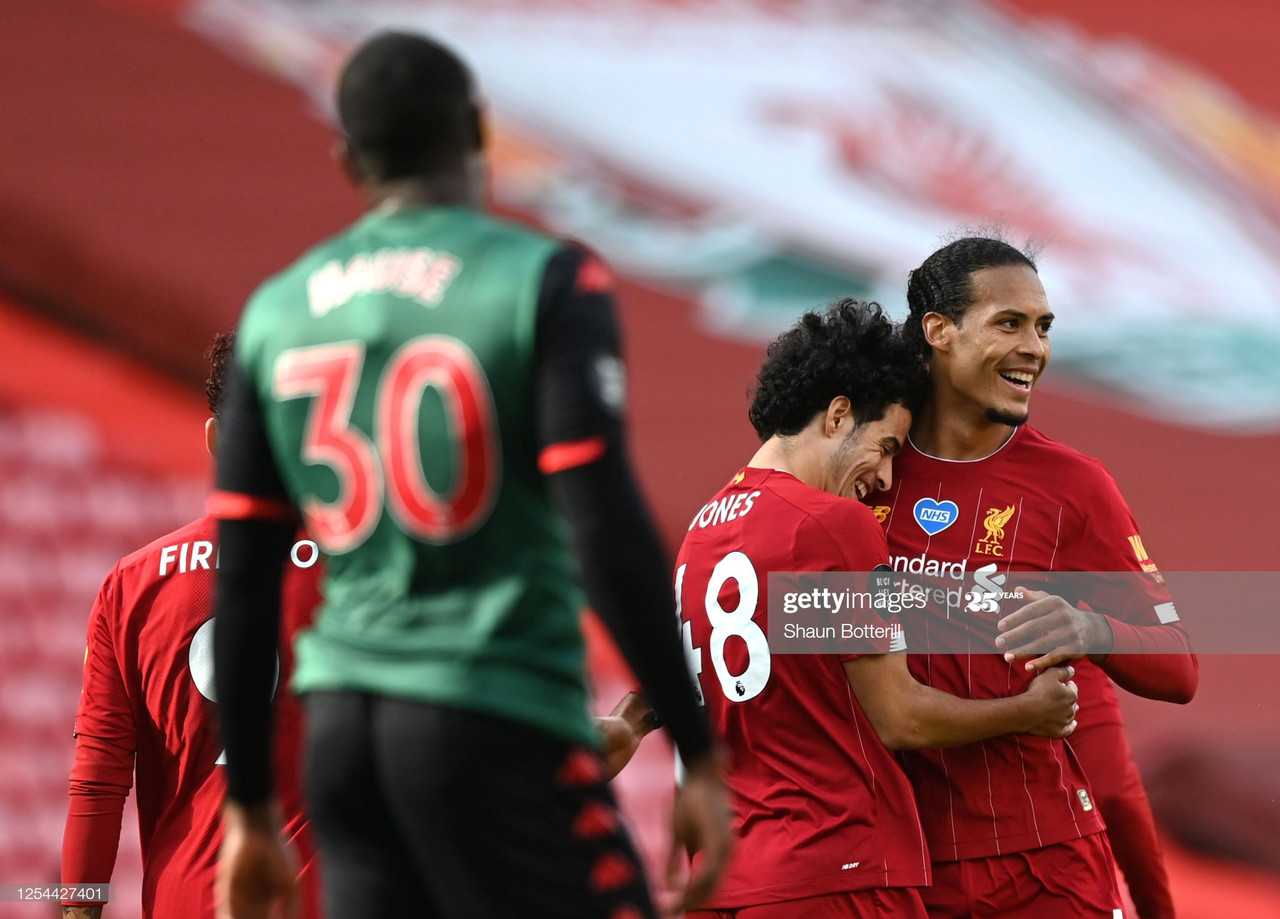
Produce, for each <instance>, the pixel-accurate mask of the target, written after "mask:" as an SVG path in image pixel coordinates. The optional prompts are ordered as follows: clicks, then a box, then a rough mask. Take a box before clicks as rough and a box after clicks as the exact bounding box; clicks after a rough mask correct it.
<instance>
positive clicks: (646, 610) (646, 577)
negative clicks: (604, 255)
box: [534, 247, 712, 764]
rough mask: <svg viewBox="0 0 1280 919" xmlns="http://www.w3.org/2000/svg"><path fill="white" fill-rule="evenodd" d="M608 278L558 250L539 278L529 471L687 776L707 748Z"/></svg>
mask: <svg viewBox="0 0 1280 919" xmlns="http://www.w3.org/2000/svg"><path fill="white" fill-rule="evenodd" d="M611 287H612V280H611V278H610V275H609V272H608V269H607V268H605V266H604V265H603V263H601V262H600V261H599V260H598V259H597V258H595V257H594V256H592V255H590V254H589V253H587V252H585V251H583V250H580V249H577V248H574V247H568V248H565V249H563V250H561V251H560V252H558V253H557V254H556V255H554V256H552V258H551V259H550V260H549V262H548V264H547V268H546V271H545V274H544V277H543V282H542V287H541V291H540V298H539V304H538V320H537V333H536V338H535V371H534V372H535V394H536V395H535V409H534V421H535V425H536V427H535V430H536V435H537V440H538V450H539V454H538V468H539V469H540V470H541V472H542V473H543V475H544V476H546V477H547V479H546V480H547V483H548V490H549V491H550V493H551V497H552V499H553V500H554V502H555V505H556V507H557V508H558V510H559V511H560V513H561V514H562V515H563V516H564V518H565V520H566V521H567V522H568V524H569V531H570V534H571V539H572V544H573V548H574V555H575V556H576V558H577V560H578V563H579V566H580V568H581V572H582V582H583V586H584V587H585V588H586V592H587V597H588V599H589V601H590V603H591V605H592V607H593V608H594V609H595V611H596V613H597V614H598V615H599V617H600V620H601V621H602V622H603V623H604V624H605V626H606V627H607V628H608V629H609V632H610V634H612V636H613V638H614V640H615V641H616V642H617V644H618V648H619V650H620V651H622V654H623V657H625V658H626V660H627V663H628V665H630V667H631V669H632V671H633V672H634V673H635V675H636V677H637V678H638V679H639V680H640V684H641V686H642V687H643V689H644V695H645V698H646V700H647V701H648V703H649V704H650V705H651V706H652V708H653V709H654V710H655V711H656V712H657V713H658V716H659V717H660V718H661V720H662V722H663V723H664V724H665V725H666V727H667V730H668V732H669V733H670V735H671V739H672V740H673V741H674V742H675V745H676V747H677V748H678V749H679V751H680V755H681V756H682V757H683V759H684V761H685V763H686V764H689V763H692V762H693V761H694V760H696V759H698V758H699V757H701V756H702V755H704V754H705V753H707V752H708V751H709V750H710V749H711V746H712V739H711V733H710V729H709V728H708V727H707V723H706V718H705V716H704V715H703V713H702V711H701V710H700V708H699V707H698V703H697V696H696V694H695V690H694V686H693V680H692V677H691V676H690V674H689V672H688V670H687V668H686V667H685V665H684V653H683V650H682V649H681V647H680V639H679V632H678V630H677V628H676V616H675V600H674V597H673V596H672V592H671V585H670V582H669V581H668V575H669V573H670V571H671V567H670V564H669V560H668V558H667V555H666V552H665V551H664V550H663V547H662V543H661V541H660V540H659V538H658V533H657V529H656V527H655V526H654V524H653V520H652V518H651V517H650V515H649V511H648V508H647V506H646V504H645V501H644V498H643V496H642V495H641V492H640V487H639V483H638V482H637V481H636V477H635V474H634V472H633V470H632V467H631V461H630V459H629V457H628V453H627V448H626V440H625V434H624V430H623V403H624V401H625V383H624V380H623V370H622V361H621V356H620V351H621V336H620V334H619V332H618V325H617V319H616V318H615V315H614V309H613V297H612V294H611Z"/></svg>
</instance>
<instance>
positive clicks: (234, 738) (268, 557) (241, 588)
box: [213, 520, 293, 805]
mask: <svg viewBox="0 0 1280 919" xmlns="http://www.w3.org/2000/svg"><path fill="white" fill-rule="evenodd" d="M292 536H293V528H292V526H290V525H289V524H287V523H275V522H267V521H261V520H223V521H221V523H220V524H219V527H218V547H219V567H218V581H217V591H216V594H215V600H214V617H215V620H216V622H217V628H216V629H214V638H213V645H214V685H215V687H216V688H217V693H218V715H219V718H220V720H221V724H222V740H223V744H224V745H225V747H226V751H227V797H228V798H230V799H231V800H233V801H237V802H240V803H242V804H244V805H256V804H261V803H262V802H265V801H266V800H267V799H268V798H269V796H270V794H271V788H272V777H271V697H272V694H273V693H274V691H275V681H276V647H277V645H278V643H279V633H280V584H281V579H282V576H283V566H284V561H285V557H286V555H287V553H288V550H289V543H290V540H291V539H292Z"/></svg>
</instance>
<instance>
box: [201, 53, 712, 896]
mask: <svg viewBox="0 0 1280 919" xmlns="http://www.w3.org/2000/svg"><path fill="white" fill-rule="evenodd" d="M337 110H338V118H339V122H340V129H341V139H342V145H343V148H344V156H343V159H344V162H345V164H346V167H347V170H348V173H349V174H350V176H351V177H352V178H353V179H355V181H356V183H357V184H358V186H359V187H360V189H361V191H362V192H363V194H364V195H365V197H366V198H367V200H368V202H369V205H370V209H369V212H368V213H367V214H366V215H365V216H364V217H363V218H362V219H361V220H359V221H358V222H357V223H355V224H354V225H352V226H351V227H349V228H348V229H346V230H345V231H343V232H342V233H340V234H339V235H337V236H336V237H334V238H332V239H330V240H328V241H327V242H324V243H322V244H320V245H319V246H317V247H316V248H314V249H313V250H311V251H310V252H309V253H307V254H305V255H303V256H302V257H301V258H300V259H299V260H298V261H296V262H295V263H294V264H293V265H291V266H289V267H288V268H287V269H285V270H284V271H283V272H281V273H280V274H279V275H277V276H275V277H274V278H272V279H270V280H268V281H267V282H266V283H265V284H264V285H263V286H262V287H261V288H260V289H259V290H258V291H257V292H256V293H255V295H254V296H253V297H252V299H251V300H250V302H249V304H248V305H247V307H246V309H245V312H244V315H243V317H242V319H241V324H240V328H239V333H238V340H237V347H236V355H235V358H234V361H233V365H232V369H231V375H230V379H229V384H228V396H227V400H228V402H227V409H226V413H225V414H226V423H225V428H226V430H225V431H224V432H223V435H222V437H221V438H220V450H219V455H218V488H219V492H218V493H217V494H215V496H214V501H213V506H214V507H215V509H216V514H217V515H218V516H220V517H221V518H222V525H221V527H220V530H219V532H220V537H219V538H220V541H221V545H222V560H221V568H220V570H219V572H218V593H217V601H216V611H217V616H218V633H217V643H216V646H215V660H216V665H217V666H216V668H215V673H216V686H217V691H218V698H219V703H220V713H221V717H222V724H223V732H224V739H225V742H226V745H227V780H228V790H227V804H226V806H225V809H224V813H225V819H226V823H227V837H226V838H227V841H226V843H225V844H224V846H223V854H222V860H221V868H220V881H219V884H220V889H221V891H222V893H221V896H222V907H221V908H222V909H223V914H224V915H230V916H236V917H258V916H262V915H265V914H266V912H267V910H268V909H270V908H271V907H272V905H273V904H274V903H275V902H276V901H278V900H280V899H282V898H286V897H287V896H288V890H289V886H290V880H291V872H290V870H289V868H288V866H287V862H286V861H285V858H284V855H283V852H282V851H281V849H280V846H279V843H278V839H277V835H276V832H275V829H274V825H273V820H272V816H271V813H272V804H271V794H272V787H271V774H270V769H269V768H268V764H269V760H270V757H269V737H270V723H269V706H268V699H269V697H270V686H271V677H272V672H271V671H272V668H271V661H270V651H271V648H272V647H273V646H274V644H275V641H276V637H275V633H276V622H277V619H278V610H277V606H278V603H277V600H276V590H275V588H274V580H275V578H276V577H277V576H278V571H279V560H280V558H281V557H282V555H283V553H284V551H285V549H286V548H287V543H288V534H289V533H290V532H291V528H292V527H293V525H294V521H295V519H296V516H297V514H298V513H299V512H300V514H301V516H302V518H303V519H304V520H305V523H306V527H307V531H308V532H309V533H310V534H312V536H313V537H314V538H315V539H316V541H317V542H318V543H319V544H320V547H321V549H322V551H323V553H324V558H325V564H326V569H325V578H324V603H323V605H322V607H321V609H320V611H319V613H318V615H317V620H316V625H315V627H314V628H312V629H310V630H309V631H307V632H305V633H303V634H302V635H301V636H300V637H299V639H298V641H297V647H296V651H297V661H298V666H297V670H296V672H295V677H294V688H295V689H297V690H298V691H300V692H301V693H303V694H305V704H306V709H307V718H308V722H307V723H308V739H307V755H306V762H307V790H308V805H309V807H310V814H311V818H312V821H313V825H314V826H315V828H316V834H317V840H318V843H319V846H320V851H321V853H322V857H323V860H324V886H325V912H326V914H327V915H328V916H329V917H330V919H345V917H349V916H368V915H394V914H397V913H399V912H402V911H403V910H404V908H405V907H406V906H408V907H410V908H412V910H413V911H414V912H416V913H418V914H422V915H427V916H439V917H468V919H473V917H474V919H483V917H510V916H525V915H528V916H534V915H538V916H561V917H573V916H582V917H596V916H599V917H608V919H624V917H638V916H649V915H652V913H653V906H652V904H651V902H650V898H649V893H648V889H647V886H646V883H645V880H644V877H643V874H642V871H641V869H640V866H639V864H638V862H637V859H636V857H635V854H634V851H633V849H632V847H631V844H630V842H629V840H628V839H627V836H626V833H625V832H624V831H623V829H622V828H621V826H620V823H619V819H618V815H617V812H616V808H615V804H614V801H613V799H612V797H611V795H610V792H609V790H608V788H607V786H606V785H604V783H603V780H604V773H603V767H602V764H601V761H600V758H599V754H598V750H597V745H598V739H599V738H598V734H597V732H596V730H595V729H594V728H593V727H592V725H591V722H590V720H589V719H588V717H587V709H586V690H585V688H584V685H583V674H582V670H583V640H582V636H581V633H580V631H579V627H578V622H577V615H578V610H579V608H580V606H581V596H580V593H579V589H578V586H577V583H576V578H577V576H576V573H575V570H574V569H575V566H574V564H573V561H574V558H573V553H571V551H570V546H569V536H570V535H572V537H573V541H574V545H575V548H576V554H577V560H578V562H579V566H580V568H581V574H582V577H583V579H584V581H585V584H586V587H587V589H588V594H589V595H590V598H591V600H592V606H593V607H594V608H595V609H596V611H597V612H598V613H599V614H600V616H601V617H602V619H603V620H604V622H605V623H606V625H608V626H609V628H610V630H611V631H612V632H613V634H614V636H615V638H616V639H617V640H618V644H619V646H620V648H621V650H622V651H623V653H624V655H625V656H626V657H627V660H628V662H629V663H630V664H631V666H632V669H633V670H634V671H635V672H636V674H637V676H638V677H639V679H640V682H641V684H642V686H643V687H644V689H645V691H646V694H647V697H648V699H649V701H650V702H652V703H653V706H654V708H655V709H656V710H657V712H658V714H659V715H660V716H661V719H662V721H663V722H664V723H665V724H666V726H667V728H668V730H669V731H670V732H671V735H672V737H673V739H674V741H675V743H676V746H677V748H678V749H679V751H680V753H681V755H682V757H683V760H684V763H685V765H686V767H687V768H688V771H689V780H688V781H687V782H686V783H685V786H684V789H683V791H682V793H681V794H680V795H679V796H678V797H677V802H676V823H675V837H676V841H677V842H678V843H680V844H681V845H688V846H691V847H692V848H695V849H701V850H702V851H703V852H704V853H705V861H704V862H703V867H702V869H701V870H700V871H699V872H698V873H697V874H695V875H694V876H693V877H692V879H691V880H690V882H689V884H688V886H687V887H686V889H685V903H686V905H692V904H694V903H696V902H697V901H698V900H699V899H701V898H704V897H705V896H706V895H707V894H708V893H709V892H710V889H711V888H712V887H713V886H714V883H715V881H716V879H717V877H718V875H719V873H720V870H721V867H722V864H723V860H724V858H725V854H726V852H727V848H728V820H727V812H726V796H725V791H724V788H723V783H722V781H721V779H720V777H719V766H718V759H717V757H716V755H715V753H714V751H713V747H712V740H711V734H710V732H709V730H708V728H707V725H706V722H705V719H704V718H703V716H702V714H701V712H700V711H699V710H698V708H697V704H696V701H695V697H694V691H693V685H692V682H691V681H690V679H689V676H688V673H687V671H686V670H685V669H684V667H683V658H682V656H681V651H680V645H679V640H678V637H677V633H676V631H675V629H674V628H673V626H674V620H673V618H672V616H673V612H674V611H673V605H672V597H671V592H670V587H669V582H668V581H667V571H668V570H669V569H668V568H667V567H666V565H667V563H666V561H665V560H664V557H663V553H662V550H661V547H660V545H659V542H658V539H657V536H656V533H655V531H654V529H653V526H652V524H651V522H650V520H649V517H648V514H647V512H646V510H645V507H644V504H643V501H642V499H641V497H640V494H639V491H638V489H637V486H636V484H635V481H634V477H633V475H632V473H631V470H630V465H629V462H628V460H627V455H626V449H625V444H624V438H623V424H622V412H623V405H624V400H625V389H624V383H623V374H622V365H621V362H620V358H619V340H618V339H619V336H618V329H617V325H616V322H615V319H614V311H613V307H612V299H611V294H610V283H611V280H610V275H609V273H608V271H607V269H606V268H605V267H604V266H603V265H602V264H601V263H600V262H599V261H598V260H597V259H595V258H594V257H592V256H591V255H589V254H588V253H585V252H583V251H582V250H581V249H578V248H576V247H574V246H570V245H566V244H564V243H562V242H560V241H557V240H555V239H551V238H548V237H546V236H543V235H542V234H539V233H537V232H534V231H532V230H529V229H526V228H523V227H520V226H516V225H513V224H510V223H506V222H503V221H499V220H497V219H494V218H492V217H490V216H488V215H486V214H485V213H484V212H483V210H482V200H483V191H484V182H483V174H484V173H483V169H484V158H483V142H482V141H483V138H482V131H481V120H480V113H479V110H478V107H477V103H476V101H475V93H474V88H473V84H472V79H471V76H470V74H469V72H468V71H467V68H466V67H465V65H464V64H463V63H462V62H461V61H460V60H459V59H458V58H457V57H456V56H455V55H454V54H453V53H452V52H450V51H448V50H447V49H445V48H443V47H442V46H440V45H439V44H436V43H435V42H432V41H430V40H428V39H425V38H422V37H418V36H413V35H407V34H395V33H392V34H383V35H379V36H376V37H374V38H372V39H370V40H369V41H367V42H365V43H364V44H363V45H362V46H361V47H360V48H359V49H358V50H357V51H356V52H355V54H354V55H353V56H352V58H351V59H350V60H349V62H348V63H347V65H346V67H345V69H344V70H343V73H342V76H341V80H340V84H339V87H338V98H337ZM557 511H558V512H557ZM566 523H567V526H566Z"/></svg>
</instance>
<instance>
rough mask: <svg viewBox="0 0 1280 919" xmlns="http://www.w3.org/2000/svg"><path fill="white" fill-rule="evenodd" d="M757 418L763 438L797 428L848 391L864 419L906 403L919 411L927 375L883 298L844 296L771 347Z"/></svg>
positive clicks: (760, 380)
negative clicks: (889, 315)
mask: <svg viewBox="0 0 1280 919" xmlns="http://www.w3.org/2000/svg"><path fill="white" fill-rule="evenodd" d="M768 354H769V356H768V358H767V359H766V360H765V362H764V366H763V367H761V368H760V373H759V375H758V376H757V377H756V381H757V385H756V390H755V393H754V395H753V397H752V400H751V410H750V413H749V415H750V418H751V424H752V426H754V427H755V429H756V433H757V434H758V435H760V439H761V440H762V441H764V440H768V439H769V438H770V437H772V436H774V435H775V434H783V435H790V434H798V433H799V432H800V431H801V430H802V429H803V428H804V426H805V425H807V424H808V423H809V422H810V421H811V420H813V416H814V415H816V414H817V413H818V412H821V411H825V410H826V408H827V406H828V405H830V404H831V400H832V399H834V398H836V397H837V396H847V397H848V398H849V401H850V403H852V407H853V415H854V417H855V418H856V419H857V423H858V424H859V425H861V424H865V423H867V422H869V421H879V420H880V419H881V418H883V417H884V413H885V411H886V410H888V408H889V406H891V405H893V404H895V403H899V402H901V403H902V404H904V405H905V406H906V407H907V408H909V409H911V410H912V411H915V410H916V409H918V408H919V407H920V405H921V404H922V403H923V401H924V397H925V393H926V392H927V388H928V376H927V374H926V371H925V368H924V366H923V364H922V363H921V362H920V361H919V360H918V359H916V358H915V357H914V356H913V355H912V352H911V350H910V349H909V348H908V347H907V345H906V343H905V342H904V341H903V339H902V336H901V334H900V332H899V330H898V328H897V327H896V326H894V324H893V323H892V322H890V321H889V320H888V319H887V318H886V317H885V315H884V310H882V309H881V308H880V304H878V303H868V302H866V301H862V300H850V299H845V300H839V301H837V302H836V303H833V304H831V306H829V307H827V309H826V311H825V312H809V313H805V314H804V315H803V316H801V317H800V321H799V322H797V323H796V324H795V325H794V326H792V327H791V328H790V329H788V330H787V331H785V332H783V333H782V334H781V335H779V336H778V337H777V339H775V340H774V342H773V344H771V345H769V352H768Z"/></svg>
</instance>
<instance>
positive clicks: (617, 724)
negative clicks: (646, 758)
mask: <svg viewBox="0 0 1280 919" xmlns="http://www.w3.org/2000/svg"><path fill="white" fill-rule="evenodd" d="M595 722H596V730H598V731H599V732H600V745H601V749H600V756H601V758H602V759H603V760H604V771H605V778H606V779H612V778H613V777H614V776H615V775H617V774H618V773H619V772H621V771H622V770H623V768H624V767H625V766H626V765H627V763H629V762H631V757H633V756H635V752H636V750H638V749H639V748H640V741H641V740H643V739H644V736H645V735H646V734H648V733H649V732H650V731H652V730H653V729H654V728H655V727H656V726H657V723H658V722H657V719H656V718H655V717H654V711H653V709H651V708H650V707H649V703H647V702H645V701H644V699H642V698H640V696H638V695H636V694H635V693H634V692H629V693H627V694H626V695H625V696H623V697H622V699H621V701H619V702H618V704H617V705H616V706H614V709H613V712H612V714H610V715H607V716H605V717H600V718H596V719H595Z"/></svg>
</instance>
